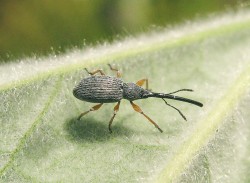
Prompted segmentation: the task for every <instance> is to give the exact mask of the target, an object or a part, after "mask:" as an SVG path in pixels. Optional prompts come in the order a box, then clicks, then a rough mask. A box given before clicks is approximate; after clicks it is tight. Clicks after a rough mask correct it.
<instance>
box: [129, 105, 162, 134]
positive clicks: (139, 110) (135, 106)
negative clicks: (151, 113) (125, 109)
mask: <svg viewBox="0 0 250 183" xmlns="http://www.w3.org/2000/svg"><path fill="white" fill-rule="evenodd" d="M130 104H131V105H132V107H133V108H134V110H135V111H136V112H139V113H141V114H142V115H143V116H145V117H146V118H147V119H148V120H149V121H150V122H151V123H152V124H153V125H155V127H156V128H157V129H158V130H159V131H160V132H161V133H162V132H163V131H162V129H161V128H160V127H159V126H158V125H157V124H156V123H155V122H154V121H153V120H152V119H151V118H150V117H148V116H147V115H146V114H145V113H144V112H143V111H142V110H141V108H140V107H139V106H138V105H136V104H135V103H133V102H132V101H130Z"/></svg>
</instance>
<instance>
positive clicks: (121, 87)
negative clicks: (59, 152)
mask: <svg viewBox="0 0 250 183" xmlns="http://www.w3.org/2000/svg"><path fill="white" fill-rule="evenodd" d="M108 65H109V67H110V69H111V70H112V71H116V77H112V76H106V75H105V74H104V72H103V71H102V70H101V69H98V70H96V71H93V72H89V71H88V70H87V69H86V68H85V70H86V71H87V72H88V73H89V74H90V75H91V76H90V77H87V78H84V79H82V80H81V81H80V83H79V84H78V85H77V86H75V88H74V89H73V95H74V96H75V97H76V98H78V99H80V100H83V101H86V102H91V103H99V104H97V105H95V106H93V107H92V108H90V109H89V110H88V111H86V112H83V113H81V114H80V116H79V117H78V120H80V119H81V117H82V116H84V115H86V114H87V113H89V112H91V111H96V110H98V109H99V108H100V107H101V106H102V105H103V104H104V103H115V102H117V104H116V105H115V107H114V114H113V116H112V118H111V119H110V121H109V132H110V133H112V130H111V125H112V122H113V120H114V118H115V116H116V113H117V112H118V110H119V105H120V101H121V99H127V100H129V101H130V104H131V105H132V107H133V109H134V110H135V111H136V112H139V113H141V114H142V115H143V116H145V117H146V118H147V119H148V120H149V121H150V122H151V123H152V124H153V125H154V126H155V127H156V128H157V129H158V130H159V131H160V132H163V131H162V129H161V128H160V127H159V126H158V125H157V124H156V123H155V122H154V121H153V120H152V119H151V118H150V117H148V116H147V115H146V114H145V113H144V112H143V111H142V110H141V108H140V107H139V106H138V105H136V104H135V103H134V102H133V101H134V100H138V99H145V98H149V97H156V98H161V99H162V100H164V102H165V103H166V104H167V105H168V106H170V107H172V108H174V109H175V110H177V111H178V112H179V114H180V115H181V116H182V117H183V119H184V120H186V117H185V116H184V115H183V114H182V113H181V111H180V110H179V109H177V108H176V107H174V106H172V105H170V104H168V103H167V101H166V100H165V98H167V99H173V100H179V101H183V102H187V103H190V104H194V105H197V106H199V107H202V106H203V104H202V103H200V102H197V101H194V100H191V99H187V98H183V97H179V96H176V95H172V94H174V93H177V92H180V91H193V90H191V89H180V90H177V91H175V92H171V93H167V94H165V93H155V92H152V91H150V90H148V79H141V80H139V81H137V82H136V83H125V82H123V81H122V79H120V78H121V74H120V72H119V70H118V69H115V68H113V67H112V66H111V65H110V64H108ZM97 73H100V74H101V75H95V74H97ZM144 83H145V84H146V89H143V88H142V87H141V86H142V85H143V84H144Z"/></svg>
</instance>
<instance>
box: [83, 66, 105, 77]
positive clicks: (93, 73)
mask: <svg viewBox="0 0 250 183" xmlns="http://www.w3.org/2000/svg"><path fill="white" fill-rule="evenodd" d="M85 70H86V71H87V73H89V74H90V75H91V76H93V75H95V74H96V73H98V72H99V73H100V74H101V75H103V76H104V75H105V73H104V72H103V71H102V70H101V69H97V70H95V71H93V72H89V71H88V69H87V68H85Z"/></svg>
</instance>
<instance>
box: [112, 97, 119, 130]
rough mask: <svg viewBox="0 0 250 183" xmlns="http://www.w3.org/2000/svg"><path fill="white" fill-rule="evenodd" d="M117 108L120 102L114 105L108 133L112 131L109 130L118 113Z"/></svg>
mask: <svg viewBox="0 0 250 183" xmlns="http://www.w3.org/2000/svg"><path fill="white" fill-rule="evenodd" d="M119 106H120V101H119V102H118V103H117V104H116V105H115V107H114V114H113V116H112V118H111V119H110V121H109V132H110V133H112V130H111V125H112V122H113V120H114V118H115V116H116V113H117V112H118V111H119Z"/></svg>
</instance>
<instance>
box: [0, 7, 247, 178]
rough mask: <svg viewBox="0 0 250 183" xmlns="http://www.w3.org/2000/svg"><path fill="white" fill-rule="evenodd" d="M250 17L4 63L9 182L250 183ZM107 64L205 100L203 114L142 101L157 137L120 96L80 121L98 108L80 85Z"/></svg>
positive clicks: (3, 142)
mask: <svg viewBox="0 0 250 183" xmlns="http://www.w3.org/2000/svg"><path fill="white" fill-rule="evenodd" d="M249 53H250V13H249V11H242V12H237V13H227V14H225V15H221V16H218V17H211V18H210V19H208V20H200V21H197V22H192V23H187V24H186V25H181V26H179V27H173V28H168V29H166V30H158V31H155V32H151V33H148V34H145V35H141V36H138V37H135V38H127V39H125V40H122V41H117V42H115V43H113V44H111V45H102V46H100V47H96V48H89V49H88V50H85V51H82V50H72V51H71V52H69V53H68V54H65V55H61V56H51V57H49V58H30V59H27V60H24V61H20V63H8V64H5V65H1V66H0V77H1V80H0V84H1V85H0V101H1V104H0V125H1V128H0V180H1V181H2V182H153V181H156V182H171V181H174V182H249V181H250V176H249V174H248V172H249V170H250V159H249V154H250V143H249V141H248V139H249V134H250V133H249V132H250V123H249V119H250V112H249V107H250V95H249V94H250V90H249V88H250V87H249V85H250V84H249V83H250V56H249ZM107 63H113V64H116V66H117V67H119V68H120V69H121V70H122V75H123V79H124V81H126V82H136V81H137V80H139V79H142V78H145V77H146V78H148V79H149V88H150V89H152V90H153V91H155V92H165V93H169V92H171V91H175V90H178V89H180V88H191V89H194V91H195V92H192V93H190V92H189V93H187V92H182V93H178V95H180V96H183V97H187V98H192V99H194V100H198V101H201V102H202V103H203V104H204V107H203V108H199V107H196V106H193V105H190V104H187V103H182V102H178V101H171V100H168V102H169V103H170V104H171V105H174V106H176V107H178V108H179V109H180V110H181V111H182V112H183V113H184V114H185V115H186V117H187V120H188V121H187V122H186V121H184V120H183V119H182V118H181V116H180V115H179V114H178V112H177V111H175V110H173V109H172V108H169V107H168V106H167V105H165V103H164V102H163V101H162V100H161V99H153V98H150V99H146V100H140V101H135V103H136V104H138V105H139V106H141V108H142V109H143V110H144V112H145V113H146V114H147V115H148V116H150V117H151V118H152V119H154V120H155V121H156V122H157V123H158V125H159V126H160V127H161V128H162V129H163V131H164V132H163V133H159V132H158V130H157V129H155V128H154V126H153V125H152V124H150V123H149V122H148V121H147V120H146V119H145V118H144V117H143V116H142V115H140V114H138V113H136V112H134V110H133V109H132V107H131V106H130V104H129V102H127V101H125V100H123V101H122V103H121V106H120V111H119V112H118V114H117V116H116V118H115V120H114V123H113V133H112V134H109V132H108V121H109V120H110V118H111V117H112V114H113V107H114V105H115V104H105V105H104V106H103V107H102V108H101V109H100V110H98V111H96V112H91V113H89V114H88V115H86V116H84V117H83V118H82V119H81V120H80V121H77V120H76V118H77V117H78V115H79V114H80V113H81V112H83V111H86V110H88V109H89V108H90V107H91V106H93V105H94V104H90V103H86V102H82V101H79V100H77V99H76V98H74V97H73V95H72V89H73V87H74V86H75V85H76V84H77V83H78V82H79V81H80V80H81V78H83V77H86V76H87V75H88V74H87V73H86V72H85V71H84V69H83V68H85V67H87V68H88V69H89V70H94V69H97V68H103V70H104V72H105V73H106V74H108V75H114V72H112V71H110V70H109V68H108V67H107Z"/></svg>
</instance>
